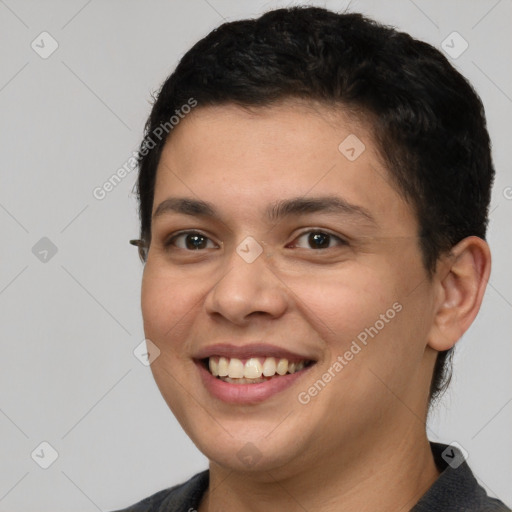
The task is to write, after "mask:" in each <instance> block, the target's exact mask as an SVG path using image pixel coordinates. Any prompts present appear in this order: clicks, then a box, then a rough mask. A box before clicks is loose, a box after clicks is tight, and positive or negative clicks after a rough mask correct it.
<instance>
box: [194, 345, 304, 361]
mask: <svg viewBox="0 0 512 512" xmlns="http://www.w3.org/2000/svg"><path fill="white" fill-rule="evenodd" d="M212 356H219V357H227V358H232V357H234V358H236V359H248V358H250V357H275V358H276V359H288V360H289V361H313V360H314V359H313V358H312V357H310V356H307V355H304V354H297V353H294V352H291V351H290V350H287V349H284V348H282V347H278V346H276V345H270V344H268V343H249V344H246V345H231V344H229V343H217V344H215V345H208V346H207V347H203V348H202V349H200V350H198V351H197V352H196V354H195V355H194V359H206V358H208V357H212Z"/></svg>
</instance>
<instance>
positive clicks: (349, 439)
mask: <svg viewBox="0 0 512 512" xmlns="http://www.w3.org/2000/svg"><path fill="white" fill-rule="evenodd" d="M349 134H356V135H357V137H358V138H359V139H360V140H361V141H363V143H364V144H365V146H366V149H365V151H364V152H363V153H362V154H361V155H360V156H359V157H358V158H357V159H356V160H355V161H352V162H351V161H349V160H348V159H347V158H346V157H345V156H344V154H342V153H341V152H340V151H339V150H338V146H339V144H340V143H341V142H342V141H343V140H344V139H345V138H346V137H347V136H348V135H349ZM171 135H172V136H171V137H170V138H169V140H168V141H167V143H166V146H165V148H164V151H163V153H162V157H161V161H160V164H159V167H158V171H157V178H156V185H155V196H154V205H153V212H154V211H155V210H156V208H157V207H158V205H159V204H160V203H161V202H162V201H164V200H165V199H167V198H169V197H171V196H172V197H188V198H192V199H201V200H203V201H208V202H210V203H212V204H213V205H214V206H215V208H216V209H217V210H218V212H219V214H220V216H221V218H220V219H219V220H216V219H211V218H206V217H201V216H191V215H184V214H180V213H174V212H167V213H164V214H162V215H159V216H156V217H154V218H153V222H152V240H151V244H150V247H149V252H148V257H147V262H146V265H145V269H144V275H143V283H142V313H143V319H144V330H145V334H146V337H147V338H149V339H150V340H151V341H152V342H153V343H155V344H156V345H157V346H158V348H159V350H160V355H159V357H157V359H156V360H155V361H154V362H153V363H152V365H151V369H152V372H153V375H154V378H155V381H156V383H157V385H158V387H159V389H160V391H161V393H162V396H163V398H164V399H165V401H166V402H167V404H168V405H169V407H170V409H171V410H172V411H173V413H174V414H175V415H176V417H177V419H178V421H179V422H180V424H181V425H182V427H183V429H184V430H185V431H186V432H187V434H188V435H189V436H190V438H191V439H192V440H193V442H194V443H195V444H196V446H197V447H198V448H199V450H201V451H202V452H203V453H204V454H205V455H206V456H207V457H208V459H209V460H210V488H209V490H208V492H207V493H206V495H205V497H204V499H203V501H202V503H201V507H200V510H201V511H205V510H210V511H213V510H224V511H231V510H233V511H234V510H237V511H240V510H243V511H246V510H247V511H260V510H261V511H268V510H290V511H294V510H304V509H306V510H315V511H330V510H337V511H340V510H342V511H358V512H364V511H370V510H372V511H373V510H381V511H388V510H389V511H392V510H393V511H396V510H409V508H411V507H412V506H413V505H414V504H415V503H416V502H417V501H418V500H419V499H420V498H421V496H422V495H423V494H424V493H425V492H426V490H427V489H428V488H429V487H430V486H431V485H432V483H433V482H434V481H435V479H436V478H437V477H438V475H439V472H438V470H437V468H436V466H435V464H434V461H433V458H432V454H431V451H430V447H429V444H428V440H427V436H426V432H425V421H426V415H427V408H428V389H429V385H430V380H431V376H432V371H433V366H434V362H435V357H436V355H437V351H438V350H445V349H447V348H449V347H451V346H453V345H454V344H455V342H456V341H457V340H458V339H459V338H460V337H461V335H462V334H463V333H464V332H465V330H466V329H467V328H468V327H469V325H470V324H471V322H472V320H473V318H474V317H475V315H476V313H477V312H478V309H479V306H480V303H481V300H482V296H483V293H484V289H485V283H486V282H487V279H488V276H489V272H490V254H489V249H488V247H487V244H486V243H485V242H484V241H483V240H481V239H479V238H476V237H470V238H467V239H465V240H463V241H461V242H460V243H459V244H458V245H457V246H455V247H454V248H453V250H452V252H451V253H450V254H449V255H445V256H443V257H442V258H441V259H440V260H439V262H438V266H437V270H436V273H435V275H434V276H433V277H432V278H429V276H428V275H427V272H426V270H425V268H424V266H423V263H422V257H421V252H420V248H419V242H418V238H417V233H418V222H417V219H416V217H415V214H414V212H413V210H412V207H411V205H410V204H409V203H407V202H406V201H405V200H404V199H403V197H402V195H401V194H400V193H399V192H398V191H397V190H396V188H395V186H394V185H393V184H392V182H391V180H390V177H389V174H388V171H387V170H386V169H385V166H384V165H383V163H382V161H381V159H380V157H379V154H378V151H377V149H376V146H375V144H374V142H373V140H372V137H371V134H370V131H369V130H368V129H367V128H366V127H365V126H364V124H363V123H362V122H358V121H357V120H355V119H354V118H353V117H349V116H348V115H346V114H344V113H343V112H337V113H333V112H332V109H330V110H327V107H325V106H321V105H314V104H312V103H309V104H307V103H303V102H301V103H299V102H298V101H291V100H290V101H285V102H282V103H280V104H278V105H274V106H272V107H270V108H265V109H263V108H259V109H257V110H254V111H252V112H248V111H247V110H243V109H241V108H239V107H237V106H235V105H227V106H218V107H202V108H201V107H198V108H196V109H195V110H194V111H193V112H192V113H191V114H189V115H188V116H187V117H186V118H185V119H184V120H182V121H181V122H180V124H179V126H177V127H176V128H175V129H174V130H173V132H172V134H171ZM332 195H335V196H337V197H340V198H343V199H344V200H345V201H347V202H349V203H351V204H353V205H357V206H359V207H362V208H365V209H366V210H367V211H368V212H369V213H370V214H371V216H372V217H373V219H374V221H373V222H371V221H369V220H368V219H366V218H364V217H359V216H357V215H348V214H345V215H343V214H333V213H325V212H316V213H308V214H305V215H295V216H290V217H285V218H282V219H280V220H279V221H278V222H276V221H274V222H270V221H269V220H268V219H267V218H266V217H265V209H266V208H267V206H268V204H269V203H272V202H274V201H277V200H281V199H287V198H292V197H304V196H306V197H308V198H313V197H323V196H332ZM181 230H192V231H194V230H197V231H199V232H201V233H202V234H203V235H204V236H207V239H206V240H205V241H204V243H205V246H204V248H202V249H200V250H195V251H194V250H191V249H187V248H186V247H187V246H186V245H185V242H186V241H187V239H186V236H181V237H180V238H179V239H177V240H175V242H174V243H175V245H174V246H173V245H170V246H167V247H166V246H165V242H166V241H168V240H169V237H170V235H172V234H173V233H176V232H177V231H181ZM310 231H314V232H318V231H321V232H323V233H325V232H327V233H328V234H332V235H333V237H331V238H330V241H329V239H328V248H320V249H319V248H316V246H315V245H314V243H311V242H308V233H309V232H310ZM304 233H306V234H304ZM247 236H251V237H253V238H254V239H255V240H257V241H258V243H260V245H261V247H262V249H263V253H262V254H261V255H260V256H259V257H258V258H257V259H256V260H255V261H254V262H252V263H247V262H246V261H244V260H243V259H242V258H241V257H240V256H239V255H238V254H237V252H236V248H237V246H238V245H239V244H240V243H241V242H242V241H243V240H244V239H245V238H246V237H247ZM336 237H339V238H340V239H341V240H344V241H346V242H341V241H339V240H338V239H337V238H336ZM396 303H398V304H399V305H400V306H401V310H400V312H398V313H396V315H395V316H394V318H392V319H391V320H389V321H388V322H387V323H385V326H384V327H383V328H382V329H380V330H379V332H378V334H377V335H376V336H375V337H374V338H369V340H368V343H367V345H366V346H363V345H361V346H362V350H361V351H360V352H359V353H357V355H355V356H354V357H353V359H352V360H351V361H349V362H348V364H346V365H344V367H343V369H342V370H341V371H338V372H336V373H335V377H333V378H332V379H331V381H330V382H329V383H328V384H327V385H326V386H325V387H324V388H323V389H322V390H321V392H319V393H318V394H317V395H316V396H314V397H312V398H311V400H310V401H309V403H307V404H304V403H300V401H299V400H298V394H299V393H300V392H304V391H307V390H308V388H309V387H310V386H311V385H312V384H313V383H314V382H315V381H317V380H318V379H320V378H322V375H323V374H325V373H326V372H328V370H329V368H331V372H332V365H333V362H334V361H336V360H337V357H338V356H340V355H342V356H343V354H345V352H346V351H347V350H348V349H349V348H350V345H351V343H352V341H353V340H355V339H357V335H358V334H360V333H361V332H362V331H364V330H365V328H368V327H370V326H374V325H375V324H376V321H377V320H379V318H381V317H380V315H382V314H385V313H386V311H387V310H389V309H390V308H392V305H393V304H396ZM253 341H263V342H267V343H272V344H274V345H277V346H279V347H284V348H287V349H289V350H292V351H294V352H298V353H301V354H308V356H309V357H310V358H311V359H314V360H316V364H315V365H314V366H313V367H312V368H310V369H309V370H308V372H307V373H305V374H304V375H303V376H302V377H300V378H299V379H298V380H296V381H295V383H294V384H293V385H292V386H291V387H289V388H287V389H286V390H284V391H282V392H280V393H278V394H276V395H274V396H272V397H271V398H269V399H267V400H265V401H264V402H261V403H257V404H250V405H232V404H228V403H225V402H222V401H220V400H218V399H216V398H214V397H212V396H211V395H210V394H209V393H208V391H207V389H206V388H205V387H204V386H203V384H202V381H201V379H200V377H199V372H198V369H197V367H196V364H195V363H194V361H193V355H194V354H195V353H197V351H198V350H199V349H201V348H203V347H205V346H207V345H212V344H215V343H223V342H227V343H232V344H235V345H244V344H248V343H251V342H253ZM247 443H251V445H250V446H252V450H253V451H254V452H255V453H256V454H257V457H256V458H257V462H256V463H254V464H251V465H249V464H247V462H246V461H244V460H243V459H242V458H241V457H239V456H238V455H237V454H238V452H239V451H240V450H241V449H244V447H246V448H245V449H247ZM320 489H321V491H320Z"/></svg>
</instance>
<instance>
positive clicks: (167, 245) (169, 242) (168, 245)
mask: <svg viewBox="0 0 512 512" xmlns="http://www.w3.org/2000/svg"><path fill="white" fill-rule="evenodd" d="M310 233H316V234H322V235H328V236H329V237H331V239H335V240H338V241H339V242H340V244H339V246H348V245H349V244H348V242H347V241H346V240H345V239H343V238H341V237H339V236H338V235H334V234H333V233H330V232H328V231H325V230H321V229H309V230H307V231H303V232H302V233H299V234H298V235H297V237H296V238H295V239H294V240H296V239H297V238H301V237H302V236H304V235H307V234H310ZM184 235H199V236H201V237H203V238H206V239H207V240H209V241H212V240H211V239H210V237H208V236H207V235H205V234H203V233H201V232H200V231H181V232H179V233H175V234H173V235H172V236H171V237H170V238H169V239H168V240H167V241H166V242H165V243H164V246H165V248H166V249H170V248H172V246H173V245H174V241H175V240H176V239H177V238H179V237H180V236H184ZM176 249H181V250H183V251H187V252H196V251H201V249H198V250H189V249H183V248H182V247H176ZM300 249H302V247H300ZM326 249H333V247H326V248H320V249H311V250H315V251H325V250H326ZM203 250H204V249H203Z"/></svg>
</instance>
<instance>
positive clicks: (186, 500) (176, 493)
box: [113, 470, 209, 512]
mask: <svg viewBox="0 0 512 512" xmlns="http://www.w3.org/2000/svg"><path fill="white" fill-rule="evenodd" d="M208 482H209V471H208V470H207V471H203V472H202V473H198V474H197V475H194V476H193V477H192V478H191V479H190V480H187V481H186V482H184V483H182V484H179V485H175V486H173V487H169V488H168V489H164V490H162V491H158V492H157V493H155V494H152V495H151V496H148V497H147V498H144V499H143V500H142V501H139V502H138V503H135V504H133V505H131V506H130V507H128V508H124V509H122V510H116V511H113V512H192V511H195V510H197V507H198V506H199V503H200V501H201V498H202V496H203V494H204V492H205V491H206V489H207V488H208Z"/></svg>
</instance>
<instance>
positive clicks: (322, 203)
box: [153, 196, 377, 224]
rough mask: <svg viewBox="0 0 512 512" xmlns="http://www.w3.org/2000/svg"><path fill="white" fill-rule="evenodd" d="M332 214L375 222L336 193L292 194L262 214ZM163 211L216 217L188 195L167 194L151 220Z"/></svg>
mask: <svg viewBox="0 0 512 512" xmlns="http://www.w3.org/2000/svg"><path fill="white" fill-rule="evenodd" d="M318 212H321V213H322V212H324V213H336V214H341V215H346V216H350V217H353V218H356V219H358V218H359V219H361V220H366V221H369V222H370V223H371V224H377V222H376V221H375V219H374V217H373V216H372V215H371V213H370V212H369V211H368V210H367V209H366V208H364V207H362V206H358V205H354V204H351V203H349V202H347V201H346V200H345V199H342V198H341V197H337V196H323V197H311V198H305V197H293V198H290V199H282V200H279V201H276V202H275V203H272V204H270V205H268V206H267V208H266V211H265V213H266V217H267V219H268V220H269V221H271V222H274V221H278V220H280V219H282V218H284V217H291V216H299V215H306V214H309V213H318ZM166 213H181V214H184V215H191V216H198V217H211V218H214V219H218V220H221V219H220V215H219V213H218V212H217V210H216V209H215V206H214V205H213V204H212V203H209V202H206V201H201V200H198V199H192V198H188V197H169V198H167V199H165V200H164V201H162V202H161V203H160V204H159V205H158V206H157V208H156V210H155V212H154V213H153V219H155V218H157V217H160V216H162V215H164V214H166Z"/></svg>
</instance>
